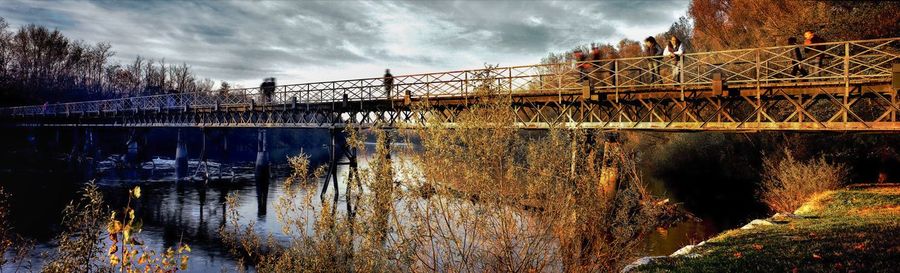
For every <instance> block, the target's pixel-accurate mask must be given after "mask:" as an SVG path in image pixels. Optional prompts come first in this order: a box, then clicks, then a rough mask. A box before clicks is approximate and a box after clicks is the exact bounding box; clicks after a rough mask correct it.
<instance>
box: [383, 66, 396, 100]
mask: <svg viewBox="0 0 900 273" xmlns="http://www.w3.org/2000/svg"><path fill="white" fill-rule="evenodd" d="M383 81H384V94H385V96H387V98H388V99H391V91H392V90H393V89H394V75H391V70H390V69H385V70H384V79H383Z"/></svg>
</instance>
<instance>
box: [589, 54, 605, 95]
mask: <svg viewBox="0 0 900 273" xmlns="http://www.w3.org/2000/svg"><path fill="white" fill-rule="evenodd" d="M600 60H603V52H600V47H598V46H596V45H591V65H590V66H588V67H589V68H588V69H590V73H589V75H588V85H589V86H590V87H591V93H594V83H596V82H597V81H603V79H604V78H605V77H604V76H606V75H607V73H603V72H604V71H603V64H601V62H600Z"/></svg>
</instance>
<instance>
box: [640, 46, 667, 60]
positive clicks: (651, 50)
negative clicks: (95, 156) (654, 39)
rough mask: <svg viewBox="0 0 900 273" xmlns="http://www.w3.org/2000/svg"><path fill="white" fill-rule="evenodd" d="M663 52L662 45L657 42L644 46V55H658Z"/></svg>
mask: <svg viewBox="0 0 900 273" xmlns="http://www.w3.org/2000/svg"><path fill="white" fill-rule="evenodd" d="M662 54H663V50H662V47H661V46H659V44H653V45H651V46H649V47H644V56H647V57H650V56H659V55H662Z"/></svg>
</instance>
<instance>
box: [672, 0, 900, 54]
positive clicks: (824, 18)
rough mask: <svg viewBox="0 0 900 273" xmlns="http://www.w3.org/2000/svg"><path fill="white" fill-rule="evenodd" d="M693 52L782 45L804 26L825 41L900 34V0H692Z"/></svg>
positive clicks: (801, 31) (798, 34)
mask: <svg viewBox="0 0 900 273" xmlns="http://www.w3.org/2000/svg"><path fill="white" fill-rule="evenodd" d="M688 14H689V16H690V18H691V19H693V20H694V33H693V40H694V43H695V47H696V48H697V49H698V50H720V49H735V48H747V47H761V46H774V45H783V44H784V41H785V40H787V38H788V37H799V36H801V35H802V34H803V32H805V31H807V30H812V31H816V32H817V33H818V34H819V35H820V36H822V37H826V39H829V40H832V41H836V40H861V39H874V38H885V37H897V36H900V28H897V25H898V24H900V2H896V1H833V0H818V1H781V0H693V1H692V2H691V4H690V6H689V8H688Z"/></svg>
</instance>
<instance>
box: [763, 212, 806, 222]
mask: <svg viewBox="0 0 900 273" xmlns="http://www.w3.org/2000/svg"><path fill="white" fill-rule="evenodd" d="M800 218H803V217H801V216H798V215H796V214H793V213H781V212H779V213H776V214H775V215H772V218H769V219H771V221H772V222H775V223H779V224H780V223H787V222H790V221H791V220H793V219H800Z"/></svg>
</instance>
